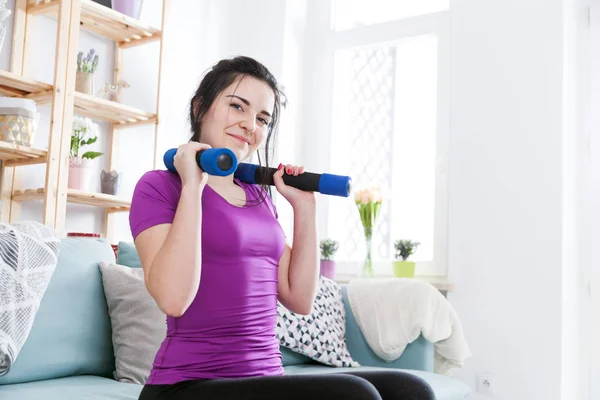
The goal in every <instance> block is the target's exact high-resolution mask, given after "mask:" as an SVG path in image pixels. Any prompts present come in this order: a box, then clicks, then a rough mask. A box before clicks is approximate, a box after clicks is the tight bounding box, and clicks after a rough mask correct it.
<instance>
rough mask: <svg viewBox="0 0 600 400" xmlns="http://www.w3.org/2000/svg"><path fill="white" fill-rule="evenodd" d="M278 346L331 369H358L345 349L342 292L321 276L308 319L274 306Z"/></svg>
mask: <svg viewBox="0 0 600 400" xmlns="http://www.w3.org/2000/svg"><path fill="white" fill-rule="evenodd" d="M277 337H278V338H279V344H280V345H281V346H285V347H287V348H289V349H290V350H292V351H295V352H297V353H300V354H303V355H305V356H307V357H310V358H311V359H313V360H316V361H319V362H321V363H323V364H326V365H330V366H332V367H358V366H360V365H359V363H358V362H356V361H355V360H353V359H352V356H351V355H350V352H349V351H348V347H347V346H346V311H345V309H344V303H343V301H342V288H341V287H340V285H338V284H337V283H336V282H335V281H333V280H331V279H328V278H325V277H323V276H321V277H320V278H319V289H318V292H317V297H316V299H315V303H314V305H313V310H312V313H311V314H310V315H301V314H296V313H293V312H291V311H290V310H288V309H287V308H285V307H284V306H283V305H281V303H277Z"/></svg>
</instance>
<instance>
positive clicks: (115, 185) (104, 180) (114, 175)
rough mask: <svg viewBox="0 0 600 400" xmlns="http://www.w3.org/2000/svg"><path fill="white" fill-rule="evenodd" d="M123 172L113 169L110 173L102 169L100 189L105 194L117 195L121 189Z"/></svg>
mask: <svg viewBox="0 0 600 400" xmlns="http://www.w3.org/2000/svg"><path fill="white" fill-rule="evenodd" d="M122 175H123V173H118V172H117V171H111V172H110V173H108V172H106V171H105V170H102V172H101V173H100V191H101V192H102V193H104V194H112V195H116V194H117V192H118V191H119V183H120V182H121V176H122Z"/></svg>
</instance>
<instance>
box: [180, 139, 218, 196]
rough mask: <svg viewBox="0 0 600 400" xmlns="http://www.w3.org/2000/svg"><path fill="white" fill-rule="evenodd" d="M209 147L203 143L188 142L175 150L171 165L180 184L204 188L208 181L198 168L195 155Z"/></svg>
mask: <svg viewBox="0 0 600 400" xmlns="http://www.w3.org/2000/svg"><path fill="white" fill-rule="evenodd" d="M210 148H211V146H209V145H208V144H204V143H198V142H189V143H186V144H182V145H181V146H179V147H178V148H177V152H176V153H175V156H174V157H173V165H174V166H175V169H176V170H177V173H178V174H179V177H180V178H181V184H182V185H186V184H192V185H201V186H204V185H205V184H206V181H207V179H208V174H207V173H206V172H204V171H202V169H201V168H200V167H199V166H198V163H197V162H196V154H197V153H198V152H199V151H200V150H205V149H210Z"/></svg>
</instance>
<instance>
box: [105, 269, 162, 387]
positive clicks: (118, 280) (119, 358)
mask: <svg viewBox="0 0 600 400" xmlns="http://www.w3.org/2000/svg"><path fill="white" fill-rule="evenodd" d="M100 272H101V273H102V282H103V284H104V293H105V295H106V302H107V304H108V313H109V315H110V321H111V325H112V340H113V347H114V349H115V373H114V377H115V379H117V380H119V381H121V382H130V383H138V384H144V383H146V381H147V380H148V375H149V374H150V370H151V369H152V363H153V362H154V357H155V355H156V352H157V351H158V348H159V347H160V344H161V343H162V341H163V340H164V338H165V335H166V332H167V325H166V320H167V319H166V315H165V314H164V313H163V312H162V311H161V310H160V308H158V306H157V305H156V302H155V301H154V299H153V298H152V296H150V293H148V290H147V289H146V284H145V282H144V271H143V270H142V269H141V268H130V267H126V266H123V265H116V264H113V263H108V262H101V263H100Z"/></svg>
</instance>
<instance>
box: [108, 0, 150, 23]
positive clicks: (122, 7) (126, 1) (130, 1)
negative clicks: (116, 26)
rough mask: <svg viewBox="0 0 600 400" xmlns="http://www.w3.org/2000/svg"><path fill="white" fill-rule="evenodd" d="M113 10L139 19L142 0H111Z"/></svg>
mask: <svg viewBox="0 0 600 400" xmlns="http://www.w3.org/2000/svg"><path fill="white" fill-rule="evenodd" d="M112 3H113V10H115V11H118V12H120V13H123V14H125V15H128V16H130V17H131V18H135V19H140V12H141V11H142V3H143V0H113V2H112Z"/></svg>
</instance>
